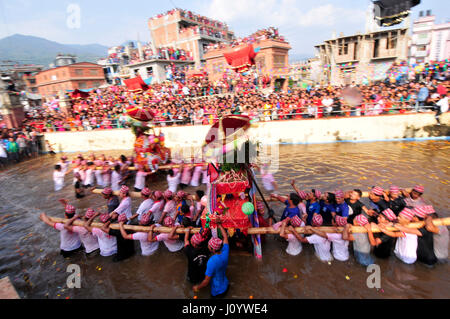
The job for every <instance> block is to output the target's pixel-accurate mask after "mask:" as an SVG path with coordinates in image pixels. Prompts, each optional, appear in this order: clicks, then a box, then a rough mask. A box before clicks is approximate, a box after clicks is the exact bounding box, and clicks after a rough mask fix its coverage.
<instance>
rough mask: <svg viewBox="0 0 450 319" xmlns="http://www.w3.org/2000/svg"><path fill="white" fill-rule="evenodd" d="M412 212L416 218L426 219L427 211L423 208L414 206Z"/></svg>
mask: <svg viewBox="0 0 450 319" xmlns="http://www.w3.org/2000/svg"><path fill="white" fill-rule="evenodd" d="M413 211H414V214H415V215H416V216H417V217H420V218H425V217H427V209H426V208H425V206H416V207H414V209H413Z"/></svg>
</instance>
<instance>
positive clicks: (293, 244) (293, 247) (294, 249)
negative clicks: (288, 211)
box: [273, 216, 305, 256]
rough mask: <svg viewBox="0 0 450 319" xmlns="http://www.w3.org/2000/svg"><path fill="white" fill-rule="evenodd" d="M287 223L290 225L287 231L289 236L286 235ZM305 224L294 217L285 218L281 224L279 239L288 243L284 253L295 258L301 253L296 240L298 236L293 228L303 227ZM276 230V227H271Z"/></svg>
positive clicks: (300, 244) (300, 247)
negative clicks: (281, 238) (283, 239)
mask: <svg viewBox="0 0 450 319" xmlns="http://www.w3.org/2000/svg"><path fill="white" fill-rule="evenodd" d="M288 222H289V223H290V225H289V227H288V230H289V231H290V232H291V233H290V234H287V233H286V227H287V224H288ZM303 226H305V223H304V222H303V221H302V220H301V219H300V217H298V216H294V217H292V218H289V217H288V218H286V219H284V220H283V222H282V223H281V230H280V237H283V238H285V239H286V240H287V241H288V243H289V244H288V247H287V248H286V252H287V253H288V254H289V255H291V256H297V255H298V254H300V253H301V252H302V243H301V241H300V240H299V239H298V237H299V236H300V235H299V234H298V233H297V232H296V231H295V229H294V227H303ZM273 228H274V229H275V228H278V227H275V226H274V227H273Z"/></svg>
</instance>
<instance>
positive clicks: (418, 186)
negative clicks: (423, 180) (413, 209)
mask: <svg viewBox="0 0 450 319" xmlns="http://www.w3.org/2000/svg"><path fill="white" fill-rule="evenodd" d="M413 190H414V191H416V192H418V193H421V194H423V192H424V191H425V188H424V187H423V186H422V185H416V186H414V188H413Z"/></svg>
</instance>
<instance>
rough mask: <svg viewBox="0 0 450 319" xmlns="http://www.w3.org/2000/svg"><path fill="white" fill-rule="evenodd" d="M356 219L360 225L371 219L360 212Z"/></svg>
mask: <svg viewBox="0 0 450 319" xmlns="http://www.w3.org/2000/svg"><path fill="white" fill-rule="evenodd" d="M355 220H356V222H357V223H358V225H360V226H364V225H365V224H368V223H369V220H368V219H367V217H366V216H364V215H363V214H359V215H358V216H356V217H355Z"/></svg>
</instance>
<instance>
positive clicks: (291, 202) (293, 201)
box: [270, 193, 302, 221]
mask: <svg viewBox="0 0 450 319" xmlns="http://www.w3.org/2000/svg"><path fill="white" fill-rule="evenodd" d="M270 197H271V198H275V199H278V200H279V201H280V202H282V203H284V204H285V205H286V208H285V209H284V211H283V214H282V215H281V220H280V221H283V220H284V219H286V218H287V217H289V218H292V217H294V216H298V217H300V218H301V217H302V216H300V209H299V208H298V204H300V200H301V198H300V196H298V194H296V193H291V194H290V195H289V197H284V196H280V195H277V194H271V195H270Z"/></svg>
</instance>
